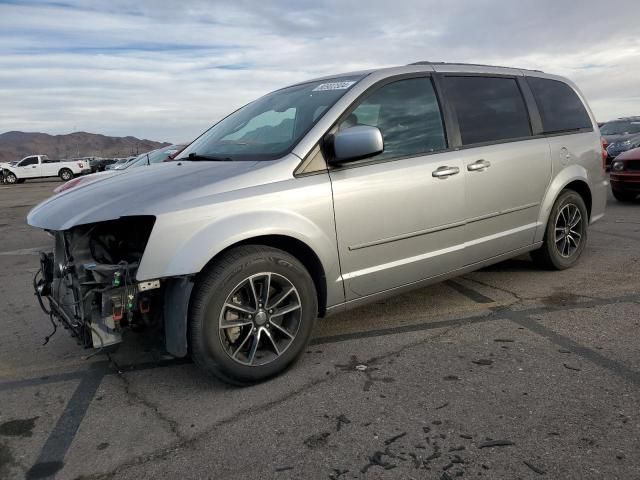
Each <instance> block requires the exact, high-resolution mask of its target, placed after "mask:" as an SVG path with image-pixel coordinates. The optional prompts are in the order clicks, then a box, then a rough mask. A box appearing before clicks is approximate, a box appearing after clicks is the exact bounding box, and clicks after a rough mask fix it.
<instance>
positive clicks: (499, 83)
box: [444, 76, 531, 145]
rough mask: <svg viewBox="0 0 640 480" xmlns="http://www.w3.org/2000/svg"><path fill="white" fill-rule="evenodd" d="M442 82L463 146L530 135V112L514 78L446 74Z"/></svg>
mask: <svg viewBox="0 0 640 480" xmlns="http://www.w3.org/2000/svg"><path fill="white" fill-rule="evenodd" d="M444 83H445V88H446V92H447V99H448V101H449V102H450V103H451V104H452V105H453V108H454V110H455V112H456V116H457V117H458V125H459V126H460V135H461V137H462V144H463V145H472V144H474V143H485V142H496V141H501V140H509V139H513V138H522V137H528V136H530V135H531V124H530V122H529V112H528V111H527V107H526V105H525V103H524V99H523V97H522V93H521V92H520V87H518V82H517V81H516V80H515V79H514V78H503V77H453V76H447V77H445V78H444Z"/></svg>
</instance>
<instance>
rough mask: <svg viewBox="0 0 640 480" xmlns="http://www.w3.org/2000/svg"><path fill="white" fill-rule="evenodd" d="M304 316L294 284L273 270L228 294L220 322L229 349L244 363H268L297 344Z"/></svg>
mask: <svg viewBox="0 0 640 480" xmlns="http://www.w3.org/2000/svg"><path fill="white" fill-rule="evenodd" d="M301 318H302V302H301V301H300V295H299V294H298V290H296V288H295V287H294V285H293V284H292V283H291V282H290V281H289V280H288V279H287V278H286V277H284V276H282V275H279V274H277V273H273V272H263V273H258V274H255V275H251V276H250V277H248V278H245V279H244V280H243V281H242V282H240V283H239V284H238V285H237V286H236V287H235V288H234V289H233V290H232V291H231V293H230V294H229V295H228V296H227V298H226V300H225V302H224V305H223V307H222V311H221V312H220V318H219V322H218V326H219V329H218V330H219V335H220V340H221V342H222V345H223V347H224V349H225V352H226V353H227V355H229V357H231V359H232V360H234V361H235V362H238V363H240V364H242V365H249V366H259V365H266V364H268V363H271V362H273V361H274V360H276V359H277V358H279V357H280V356H281V355H282V354H283V353H284V352H285V351H286V350H287V349H288V348H289V347H290V346H291V344H292V343H293V341H294V339H295V338H296V334H297V333H298V329H299V327H300V322H301Z"/></svg>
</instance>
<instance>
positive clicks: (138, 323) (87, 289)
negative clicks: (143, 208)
mask: <svg viewBox="0 0 640 480" xmlns="http://www.w3.org/2000/svg"><path fill="white" fill-rule="evenodd" d="M154 221H155V218H154V217H152V216H138V217H123V218H120V219H118V220H112V221H107V222H100V223H96V224H91V225H81V226H78V227H75V228H72V229H70V230H67V231H58V232H49V233H50V234H51V235H53V236H54V238H55V247H54V251H53V252H48V253H45V252H41V254H40V270H39V271H38V273H37V274H36V276H35V278H34V288H35V291H36V295H37V296H38V300H39V303H40V306H41V307H42V309H43V310H44V311H45V313H47V315H49V316H50V318H51V321H52V323H53V326H54V332H55V327H56V322H59V323H60V324H62V325H63V326H64V327H65V328H66V329H68V330H69V331H70V333H71V335H72V336H73V337H75V338H76V340H77V341H78V343H79V344H81V345H82V346H84V347H86V348H89V347H94V348H98V349H103V348H106V347H110V346H113V345H116V344H118V343H120V342H121V341H122V333H123V331H124V330H125V329H128V328H130V329H134V330H142V329H145V328H160V327H161V326H162V322H161V319H162V302H163V289H164V286H163V285H162V284H161V282H160V280H151V281H146V282H137V281H136V280H135V278H136V272H137V269H138V266H139V264H140V259H141V258H142V254H143V253H144V249H145V247H146V244H147V241H148V239H149V236H150V234H151V229H152V228H153V224H154ZM47 303H48V305H47Z"/></svg>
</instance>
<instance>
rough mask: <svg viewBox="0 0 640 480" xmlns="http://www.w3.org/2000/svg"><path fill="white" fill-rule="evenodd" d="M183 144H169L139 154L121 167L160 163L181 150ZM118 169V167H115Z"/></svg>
mask: <svg viewBox="0 0 640 480" xmlns="http://www.w3.org/2000/svg"><path fill="white" fill-rule="evenodd" d="M184 147H185V145H170V146H168V147H162V148H158V149H156V150H152V151H150V152H147V153H143V154H142V155H139V156H138V157H137V158H136V159H135V160H134V161H133V162H131V163H129V164H127V165H126V166H125V167H122V168H130V167H131V168H133V167H142V166H144V165H153V164H154V163H162V162H167V161H169V160H171V159H172V158H173V157H172V155H175V154H177V153H178V152H180V151H182V149H183V148H184ZM116 170H118V169H116Z"/></svg>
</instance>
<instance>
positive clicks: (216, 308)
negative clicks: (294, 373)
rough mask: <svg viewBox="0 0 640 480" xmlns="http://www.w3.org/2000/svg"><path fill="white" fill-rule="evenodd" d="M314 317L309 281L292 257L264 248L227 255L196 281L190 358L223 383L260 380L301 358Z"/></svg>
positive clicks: (314, 298)
mask: <svg viewBox="0 0 640 480" xmlns="http://www.w3.org/2000/svg"><path fill="white" fill-rule="evenodd" d="M317 313H318V303H317V295H316V290H315V286H314V283H313V280H312V279H311V276H310V275H309V272H308V271H307V270H306V269H305V268H304V266H303V265H302V264H301V263H300V262H299V261H298V260H297V259H296V258H295V257H293V256H291V255H289V254H288V253H286V252H284V251H282V250H278V249H275V248H270V247H263V246H253V245H246V246H240V247H237V248H234V249H232V250H230V251H228V252H226V253H225V254H224V255H223V256H222V257H220V258H219V259H217V260H216V261H215V262H214V263H212V264H211V265H209V266H208V267H207V268H206V269H205V270H204V271H203V272H202V273H201V274H200V275H199V277H198V278H197V280H196V285H195V287H194V293H193V296H192V300H191V302H190V306H189V337H190V347H191V356H192V358H193V360H194V362H195V363H196V364H197V365H198V366H199V367H201V368H202V369H204V370H205V371H207V372H209V373H211V374H213V375H214V376H215V377H217V378H218V379H220V380H222V381H224V382H227V383H231V384H234V385H247V384H252V383H257V382H260V381H263V380H266V379H268V378H271V377H273V376H275V375H277V374H278V373H280V372H282V371H283V370H285V369H286V368H287V367H288V366H290V365H291V364H292V363H293V361H294V360H296V359H297V358H298V357H299V356H300V354H301V353H302V351H303V349H304V347H305V346H306V344H307V343H308V341H309V338H310V336H311V331H312V329H313V325H314V322H315V319H316V316H317Z"/></svg>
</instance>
